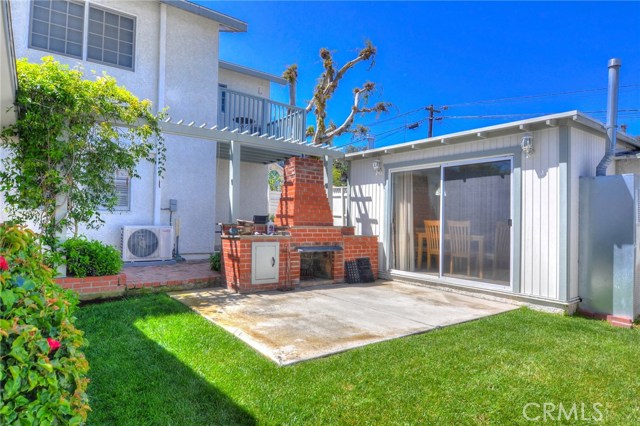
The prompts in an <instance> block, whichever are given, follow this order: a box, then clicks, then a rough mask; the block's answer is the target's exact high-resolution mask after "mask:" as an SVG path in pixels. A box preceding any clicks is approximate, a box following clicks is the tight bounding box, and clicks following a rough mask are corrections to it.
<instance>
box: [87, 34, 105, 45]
mask: <svg viewBox="0 0 640 426" xmlns="http://www.w3.org/2000/svg"><path fill="white" fill-rule="evenodd" d="M87 40H88V45H89V46H92V47H99V48H102V37H100V36H98V35H95V34H89V38H88V39H87Z"/></svg>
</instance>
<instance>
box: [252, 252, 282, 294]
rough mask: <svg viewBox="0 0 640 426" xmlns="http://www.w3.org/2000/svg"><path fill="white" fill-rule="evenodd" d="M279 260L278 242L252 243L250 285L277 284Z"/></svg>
mask: <svg viewBox="0 0 640 426" xmlns="http://www.w3.org/2000/svg"><path fill="white" fill-rule="evenodd" d="M279 259H280V243H279V242H264V243H260V242H254V243H253V244H252V246H251V284H271V283H277V282H278V278H279V272H280V268H279Z"/></svg>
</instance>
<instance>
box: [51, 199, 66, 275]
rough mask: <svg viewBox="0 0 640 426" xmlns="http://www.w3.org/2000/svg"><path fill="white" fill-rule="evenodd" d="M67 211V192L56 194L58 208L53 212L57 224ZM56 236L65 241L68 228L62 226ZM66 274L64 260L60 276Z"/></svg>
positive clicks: (60, 241) (60, 266) (59, 241)
mask: <svg viewBox="0 0 640 426" xmlns="http://www.w3.org/2000/svg"><path fill="white" fill-rule="evenodd" d="M67 213H68V208H67V194H56V210H55V211H54V213H53V215H54V218H55V221H56V224H58V223H60V222H62V221H63V220H64V219H65V218H66V217H67ZM55 236H56V239H57V240H58V244H62V243H64V242H65V241H66V239H67V229H66V228H62V229H61V230H59V231H56V234H55ZM66 276H67V263H66V262H62V263H61V264H60V265H59V266H58V277H59V278H65V277H66Z"/></svg>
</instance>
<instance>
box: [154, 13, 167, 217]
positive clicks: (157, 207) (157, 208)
mask: <svg viewBox="0 0 640 426" xmlns="http://www.w3.org/2000/svg"><path fill="white" fill-rule="evenodd" d="M159 32H160V36H159V37H158V88H157V89H158V93H157V96H158V99H157V101H156V107H157V108H158V112H160V111H162V110H163V109H164V96H165V92H164V85H165V80H166V61H167V5H166V4H160V28H159ZM158 160H159V156H158V153H157V151H156V157H155V164H154V168H153V224H154V225H156V226H158V225H160V224H161V223H160V222H161V221H162V215H161V212H162V210H161V209H162V179H161V178H160V175H159V168H160V165H159V164H158Z"/></svg>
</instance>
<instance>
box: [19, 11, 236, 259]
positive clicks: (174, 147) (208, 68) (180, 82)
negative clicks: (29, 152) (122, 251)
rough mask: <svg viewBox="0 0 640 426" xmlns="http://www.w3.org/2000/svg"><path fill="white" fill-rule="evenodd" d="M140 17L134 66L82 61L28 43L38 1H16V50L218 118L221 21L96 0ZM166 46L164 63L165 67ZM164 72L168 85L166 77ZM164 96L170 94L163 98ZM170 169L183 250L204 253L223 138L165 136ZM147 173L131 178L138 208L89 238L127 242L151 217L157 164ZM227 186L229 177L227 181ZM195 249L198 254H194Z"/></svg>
mask: <svg viewBox="0 0 640 426" xmlns="http://www.w3.org/2000/svg"><path fill="white" fill-rule="evenodd" d="M91 3H94V4H97V5H100V6H102V7H104V8H106V9H111V10H114V11H116V12H121V13H125V14H127V15H130V16H134V17H135V18H136V35H135V40H136V42H135V63H134V64H135V65H134V70H133V71H132V70H126V69H122V68H117V67H112V66H108V65H103V64H98V63H94V62H90V61H82V60H78V59H75V58H70V57H67V56H63V55H58V54H52V53H50V52H45V51H40V50H36V49H30V48H28V43H29V22H30V14H31V2H29V1H18V2H12V4H11V6H12V12H13V16H12V20H13V25H12V27H13V30H14V34H15V48H16V56H17V57H26V58H27V59H28V60H30V61H32V62H39V61H40V59H41V58H42V57H43V56H54V57H55V58H56V59H57V60H58V61H60V62H62V63H66V64H69V65H70V66H77V65H79V66H81V67H82V68H83V69H84V70H85V74H86V75H87V77H89V78H90V76H91V71H95V72H96V73H98V74H101V73H102V72H106V73H107V74H109V75H111V76H113V77H115V78H116V80H117V81H118V83H119V84H120V85H123V86H125V87H126V88H127V89H128V90H130V91H131V92H132V93H134V94H135V95H136V96H138V97H139V98H141V99H149V100H151V101H152V102H153V104H154V108H157V107H158V106H160V107H162V106H166V107H168V113H169V115H170V116H171V117H173V118H174V119H184V120H185V121H186V122H189V121H196V122H197V123H198V124H201V123H204V122H206V123H210V124H213V123H215V122H216V120H217V104H218V52H219V34H218V32H219V24H218V23H216V22H214V21H212V20H210V19H207V18H204V17H201V16H198V15H195V14H192V13H189V12H186V11H183V10H180V9H177V8H174V7H171V6H167V5H161V4H160V3H159V2H158V1H135V2H132V1H112V0H95V1H94V0H92V1H91V2H90V4H91ZM162 9H165V10H166V34H167V37H166V44H165V45H162V38H161V37H160V35H161V29H160V27H161V11H162ZM161 49H164V53H165V67H164V69H160V64H161V61H160V60H159V58H160V52H161ZM163 79H164V85H162V81H163ZM159 96H163V98H162V99H159ZM165 145H166V148H167V160H166V166H165V167H166V173H165V175H164V179H163V180H162V184H161V206H162V207H168V204H169V199H172V198H174V199H177V200H178V209H179V210H178V216H179V217H180V218H181V235H180V252H181V253H182V254H184V255H187V256H188V255H195V256H198V257H204V256H206V255H207V254H208V253H211V252H212V251H213V247H214V231H215V229H214V228H215V227H214V223H215V219H214V212H215V210H216V155H215V153H216V143H215V142H211V141H202V140H194V139H191V138H186V137H178V136H166V137H165ZM138 170H139V174H140V176H141V179H133V180H132V183H131V211H129V212H117V213H113V214H109V213H105V214H104V216H103V217H104V219H105V221H106V223H105V225H104V226H103V227H102V228H100V229H98V230H83V233H85V234H86V235H87V236H88V237H89V238H96V239H100V240H102V241H104V242H106V243H109V244H112V245H114V246H116V247H118V248H119V247H120V230H121V228H122V226H124V225H142V226H144V225H152V224H153V209H154V168H153V165H151V164H149V163H146V162H143V163H141V164H140V165H139V167H138ZM223 186H224V183H223ZM168 223H169V213H168V212H166V211H162V212H161V224H168ZM192 257H193V256H192Z"/></svg>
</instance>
